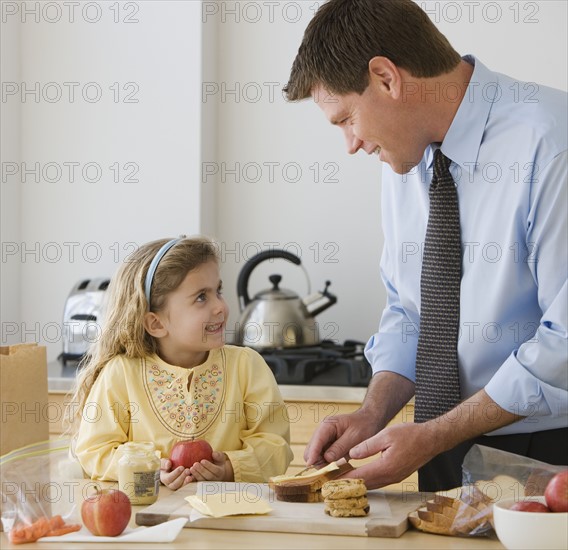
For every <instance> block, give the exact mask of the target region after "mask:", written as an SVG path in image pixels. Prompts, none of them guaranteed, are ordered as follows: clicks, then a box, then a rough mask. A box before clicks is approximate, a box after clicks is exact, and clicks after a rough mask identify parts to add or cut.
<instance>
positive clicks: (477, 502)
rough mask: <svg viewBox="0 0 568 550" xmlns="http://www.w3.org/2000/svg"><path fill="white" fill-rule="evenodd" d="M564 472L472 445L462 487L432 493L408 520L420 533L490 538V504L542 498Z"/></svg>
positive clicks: (491, 531) (491, 507) (560, 469)
mask: <svg viewBox="0 0 568 550" xmlns="http://www.w3.org/2000/svg"><path fill="white" fill-rule="evenodd" d="M565 469H566V466H553V465H551V464H547V463H545V462H540V461H538V460H534V459H532V458H527V457H525V456H520V455H516V454H514V453H509V452H506V451H500V450H498V449H493V448H491V447H485V446H483V445H474V446H473V447H472V448H471V449H470V450H469V452H468V453H467V454H466V456H465V458H464V461H463V465H462V472H463V476H462V486H461V487H457V488H455V489H452V490H450V491H440V492H438V493H436V494H435V495H434V496H433V498H431V499H430V500H429V501H428V502H426V506H425V507H423V508H421V509H420V510H418V511H417V512H414V513H413V514H411V516H410V517H409V520H410V522H411V523H412V524H413V525H414V526H415V527H417V528H418V529H420V530H421V531H426V532H429V533H436V534H440V535H454V536H464V537H471V536H480V535H493V533H494V528H493V503H495V502H497V501H500V500H503V499H506V498H514V499H517V500H521V499H523V498H524V497H526V496H535V495H543V494H544V489H545V488H546V485H547V483H548V482H549V481H550V479H552V477H553V476H554V475H555V474H556V473H558V472H560V471H562V470H565Z"/></svg>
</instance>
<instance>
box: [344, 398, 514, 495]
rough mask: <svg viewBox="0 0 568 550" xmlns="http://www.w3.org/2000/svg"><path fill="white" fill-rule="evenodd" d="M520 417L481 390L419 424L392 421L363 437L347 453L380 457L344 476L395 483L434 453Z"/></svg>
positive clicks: (373, 483) (377, 483)
mask: <svg viewBox="0 0 568 550" xmlns="http://www.w3.org/2000/svg"><path fill="white" fill-rule="evenodd" d="M487 411H490V412H491V414H488V413H487ZM521 418H522V417H520V416H518V415H515V414H512V413H510V412H508V411H506V410H504V409H501V408H500V407H499V406H498V405H497V404H496V403H495V402H494V401H492V400H491V398H490V397H489V396H488V395H487V393H485V391H484V390H480V391H479V392H477V393H476V394H475V395H473V396H472V397H470V398H469V399H467V400H466V401H464V402H462V403H460V404H459V405H458V406H457V407H456V408H454V409H452V410H451V411H449V412H447V413H446V414H444V415H442V416H440V417H439V418H434V419H432V420H429V421H428V422H424V423H422V424H395V425H394V426H389V427H388V428H385V429H384V430H382V431H380V432H379V433H378V434H377V435H374V436H373V437H371V438H369V439H367V440H365V441H363V442H362V443H360V444H359V445H357V446H356V447H354V448H353V449H351V452H350V453H349V456H350V457H351V458H353V459H360V458H367V457H369V456H372V455H374V454H376V453H381V456H380V458H377V459H376V460H373V461H372V462H370V463H369V464H366V465H364V466H361V467H360V468H357V469H356V470H354V471H352V472H349V473H348V474H346V475H345V476H344V477H362V478H364V479H365V484H366V485H367V487H368V488H369V489H375V488H377V487H384V486H385V485H389V484H391V483H398V482H400V481H402V480H403V479H405V478H406V477H408V476H409V475H410V474H411V473H413V472H415V471H416V470H417V469H418V468H420V467H421V466H423V465H424V464H426V462H428V461H430V460H431V459H432V458H434V457H435V456H436V455H438V454H440V453H443V452H444V451H447V450H449V449H452V448H453V447H455V446H456V445H458V444H459V443H462V442H463V441H467V440H468V439H473V438H474V437H477V436H479V435H482V434H485V433H488V432H491V431H493V430H496V429H498V428H501V427H502V426H507V425H509V424H511V423H513V422H516V421H518V420H520V419H521Z"/></svg>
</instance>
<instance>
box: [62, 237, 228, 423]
mask: <svg viewBox="0 0 568 550" xmlns="http://www.w3.org/2000/svg"><path fill="white" fill-rule="evenodd" d="M169 240H171V239H160V240H158V241H153V242H150V243H147V244H144V245H142V246H141V247H140V248H138V250H136V252H134V253H132V254H131V255H130V256H129V257H128V258H127V259H126V260H125V262H124V264H122V266H120V268H119V269H118V271H117V272H116V274H115V275H114V277H113V278H112V280H111V282H110V285H109V287H108V290H107V296H106V305H105V315H104V322H103V325H102V331H101V336H100V338H99V339H98V340H97V341H96V342H95V343H94V344H93V345H92V346H91V348H90V349H89V352H88V354H87V355H86V356H85V358H84V359H83V361H82V362H81V365H80V370H79V372H78V375H77V379H76V385H75V390H74V395H73V398H72V399H71V403H70V406H72V407H74V410H73V409H70V408H69V407H68V408H67V412H66V420H67V421H68V422H69V425H70V429H69V430H68V431H73V432H76V431H77V430H78V429H79V425H80V420H81V416H82V414H83V407H84V406H85V402H86V400H87V396H88V395H89V391H90V390H91V388H92V386H93V384H94V383H95V380H96V379H97V377H98V376H99V374H100V372H101V370H102V369H103V367H104V366H105V365H106V364H107V363H108V362H109V361H110V360H111V359H112V358H113V357H116V356H117V355H126V356H127V357H131V358H137V357H145V356H148V355H151V354H154V353H156V352H157V349H158V348H157V342H156V340H155V338H153V337H152V336H150V335H149V334H148V333H147V332H146V330H145V329H144V315H145V314H146V313H147V312H148V311H153V312H159V311H161V310H162V309H163V308H164V306H165V303H166V297H167V295H168V294H169V293H170V292H172V291H174V290H175V289H176V288H177V287H178V286H179V285H180V284H181V283H182V281H183V280H184V279H185V277H186V275H187V274H188V273H189V272H190V271H192V270H193V269H196V268H197V267H199V266H200V265H202V264H204V263H206V262H209V261H215V262H219V261H220V258H219V252H218V246H217V245H216V244H215V243H214V241H212V240H210V239H208V238H206V237H193V238H183V239H181V240H179V241H178V242H177V243H176V244H175V245H174V246H173V247H172V248H170V249H169V250H168V251H167V253H166V254H165V255H164V256H163V257H162V259H161V261H160V263H159V264H158V267H157V268H156V271H155V273H154V277H153V282H152V286H151V289H152V291H151V293H150V296H151V298H150V304H148V301H147V299H146V295H145V291H144V285H145V280H146V274H147V272H148V268H149V267H150V263H151V262H152V260H153V259H154V257H155V256H156V253H157V252H158V251H159V250H160V248H161V247H162V246H163V245H164V244H165V243H167V242H168V241H169Z"/></svg>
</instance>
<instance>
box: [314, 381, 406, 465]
mask: <svg viewBox="0 0 568 550" xmlns="http://www.w3.org/2000/svg"><path fill="white" fill-rule="evenodd" d="M413 394H414V383H413V382H411V381H410V380H408V379H407V378H404V377H403V376H400V375H399V374H396V373H394V372H380V373H378V374H375V375H374V376H373V378H371V382H370V383H369V387H368V389H367V395H366V396H365V401H364V402H363V405H362V406H361V408H360V409H359V410H358V411H355V412H354V413H351V414H339V415H337V416H331V417H329V418H326V419H325V420H324V421H323V422H322V423H321V424H320V425H319V426H318V427H317V429H316V431H315V432H314V434H313V435H312V437H311V439H310V442H309V443H308V446H307V447H306V450H305V451H304V460H305V461H306V464H309V465H312V466H319V465H325V464H328V463H329V462H333V461H335V460H339V459H340V458H342V457H348V456H349V451H350V450H351V448H352V447H353V446H354V445H357V444H358V443H361V441H365V440H366V439H368V438H370V437H371V436H373V435H375V434H376V433H377V432H378V431H379V430H381V429H382V428H384V427H385V426H386V425H387V423H388V422H389V420H390V419H391V418H392V417H393V416H394V415H395V414H396V413H397V412H398V411H399V410H400V409H401V408H402V407H403V405H405V404H406V403H407V402H408V400H409V399H410V398H411V397H412V395H413Z"/></svg>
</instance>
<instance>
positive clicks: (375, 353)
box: [365, 332, 418, 382]
mask: <svg viewBox="0 0 568 550" xmlns="http://www.w3.org/2000/svg"><path fill="white" fill-rule="evenodd" d="M415 334H416V332H415ZM417 346H418V338H417V337H416V336H415V335H411V334H400V333H397V334H389V333H381V332H377V333H375V334H373V336H371V338H370V339H369V341H368V342H367V345H366V346H365V357H366V358H367V361H369V363H370V364H371V368H372V369H373V375H375V374H377V373H378V372H382V371H389V372H395V373H397V374H400V375H401V376H404V377H405V378H408V379H409V380H410V381H412V382H414V381H415V378H416V374H415V364H416V348H417Z"/></svg>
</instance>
